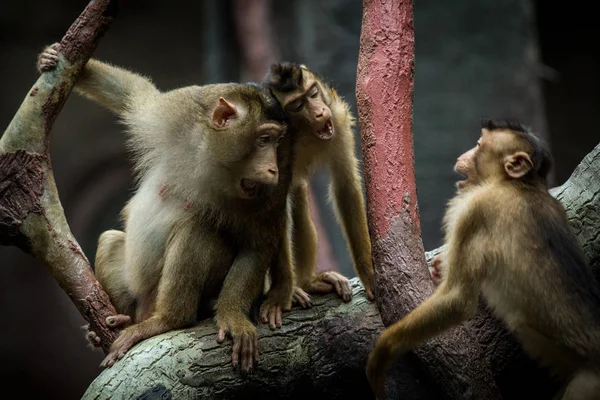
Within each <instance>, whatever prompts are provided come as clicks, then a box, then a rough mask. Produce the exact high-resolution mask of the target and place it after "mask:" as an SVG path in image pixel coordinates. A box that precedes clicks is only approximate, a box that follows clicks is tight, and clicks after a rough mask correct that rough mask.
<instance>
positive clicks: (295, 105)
mask: <svg viewBox="0 0 600 400" xmlns="http://www.w3.org/2000/svg"><path fill="white" fill-rule="evenodd" d="M302 107H304V100H302V99H299V100H296V101H295V102H293V103H291V104H290V110H292V111H300V110H302Z"/></svg>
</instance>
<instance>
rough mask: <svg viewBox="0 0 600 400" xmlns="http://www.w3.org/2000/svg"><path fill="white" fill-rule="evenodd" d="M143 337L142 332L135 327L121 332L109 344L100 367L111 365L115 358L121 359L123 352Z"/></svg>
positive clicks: (115, 360)
mask: <svg viewBox="0 0 600 400" xmlns="http://www.w3.org/2000/svg"><path fill="white" fill-rule="evenodd" d="M142 339H143V337H142V334H141V332H140V331H139V330H137V329H129V330H124V331H123V332H121V334H120V335H119V337H118V338H117V340H115V342H114V343H113V344H112V346H110V352H109V353H108V355H107V356H106V357H105V358H104V360H103V361H102V362H101V363H100V367H102V368H110V367H112V366H113V365H114V364H115V363H116V362H117V360H120V359H122V358H123V357H124V356H125V353H127V352H128V351H129V349H131V348H132V347H133V346H135V345H136V344H137V343H138V342H140V341H141V340H142Z"/></svg>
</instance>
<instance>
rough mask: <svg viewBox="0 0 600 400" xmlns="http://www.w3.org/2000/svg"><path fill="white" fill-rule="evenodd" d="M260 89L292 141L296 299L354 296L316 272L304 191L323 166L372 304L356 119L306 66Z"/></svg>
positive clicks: (273, 73)
mask: <svg viewBox="0 0 600 400" xmlns="http://www.w3.org/2000/svg"><path fill="white" fill-rule="evenodd" d="M264 84H265V85H266V86H267V87H268V88H269V89H271V92H272V93H273V94H274V95H275V97H276V98H277V99H278V100H279V102H280V103H281V105H282V106H283V109H284V111H285V113H286V115H287V116H288V121H289V127H290V128H289V129H290V131H291V134H293V135H294V137H295V139H294V146H293V160H292V186H291V187H290V194H289V200H290V205H291V219H292V229H293V231H292V232H293V233H292V235H291V237H292V254H293V260H294V265H295V273H296V278H297V286H298V287H297V288H296V289H295V293H294V299H295V300H296V301H297V302H299V303H300V304H302V305H304V306H309V305H310V303H309V298H308V296H306V293H305V292H308V293H329V292H332V291H333V290H335V291H336V292H337V293H338V295H340V296H341V297H342V298H343V299H344V301H350V299H351V295H352V293H351V288H350V284H349V282H348V279H347V278H345V277H344V276H342V275H340V274H338V273H336V272H332V271H327V272H321V273H319V274H317V273H316V263H317V233H316V230H315V227H314V225H313V222H312V219H311V216H310V209H309V198H308V187H309V180H310V178H311V177H312V175H313V174H314V173H315V171H316V170H317V169H318V168H320V167H325V168H326V169H327V170H328V172H329V173H330V176H331V187H330V195H331V198H332V199H333V204H334V206H335V207H334V209H335V212H336V216H337V219H338V221H339V222H340V224H341V226H342V228H343V231H344V234H345V237H346V240H347V242H348V244H349V248H350V252H351V254H352V258H353V261H354V268H355V270H356V272H357V274H358V277H359V278H360V280H361V282H362V284H363V286H364V288H365V291H366V294H367V297H368V298H369V299H370V300H373V299H374V278H373V264H372V259H371V239H370V237H369V231H368V226H367V215H366V209H365V201H364V198H363V193H362V187H361V176H360V172H359V167H358V159H357V157H356V155H355V153H354V144H355V140H354V134H353V132H352V127H353V126H354V124H355V119H354V116H353V115H352V113H351V112H350V106H349V105H348V104H347V103H346V102H345V101H344V100H343V99H342V98H340V97H339V96H338V94H337V93H336V91H335V90H334V89H333V88H331V87H330V86H329V85H327V84H326V83H325V82H324V81H323V80H322V79H320V78H319V77H317V76H316V75H315V74H314V73H312V72H311V71H310V70H309V69H308V68H307V67H306V66H304V65H297V64H293V63H280V64H274V65H272V66H271V68H270V70H269V72H268V74H267V76H266V78H265V80H264ZM273 286H274V287H276V286H277V283H276V282H274V283H273ZM268 303H269V299H268V298H267V302H266V304H268ZM274 307H276V306H275V305H274ZM263 310H265V312H264V313H263V322H266V319H267V318H268V315H269V309H268V308H263Z"/></svg>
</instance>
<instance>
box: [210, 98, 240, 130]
mask: <svg viewBox="0 0 600 400" xmlns="http://www.w3.org/2000/svg"><path fill="white" fill-rule="evenodd" d="M237 112H238V111H237V108H235V106H234V105H233V104H231V103H230V102H228V101H227V100H225V99H224V98H222V97H219V104H217V106H216V107H215V109H214V110H213V113H212V120H213V124H214V125H215V126H216V127H217V128H222V127H224V126H225V125H227V122H229V120H230V119H231V118H233V117H235V116H236V115H237Z"/></svg>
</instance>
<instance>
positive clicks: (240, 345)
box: [217, 318, 258, 372]
mask: <svg viewBox="0 0 600 400" xmlns="http://www.w3.org/2000/svg"><path fill="white" fill-rule="evenodd" d="M229 321H230V322H221V321H219V322H218V326H219V334H218V336H217V343H223V342H224V341H225V337H230V338H231V339H233V351H232V355H231V363H232V365H233V367H234V368H236V367H237V366H238V364H241V369H242V372H248V371H249V370H250V369H252V367H253V366H254V365H255V364H256V363H257V362H258V335H257V334H256V328H255V327H254V325H252V323H250V321H248V320H246V319H245V318H243V319H241V320H238V318H236V319H229Z"/></svg>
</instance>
